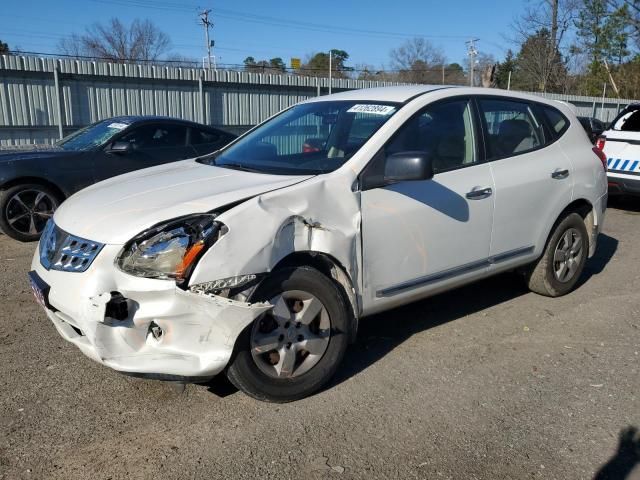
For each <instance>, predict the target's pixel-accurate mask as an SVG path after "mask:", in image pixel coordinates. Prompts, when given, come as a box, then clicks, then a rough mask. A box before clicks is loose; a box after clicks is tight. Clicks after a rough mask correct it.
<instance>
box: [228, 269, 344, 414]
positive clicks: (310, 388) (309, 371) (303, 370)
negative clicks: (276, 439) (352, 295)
mask: <svg viewBox="0 0 640 480" xmlns="http://www.w3.org/2000/svg"><path fill="white" fill-rule="evenodd" d="M251 301H252V302H256V301H268V302H270V303H271V304H272V305H273V306H274V307H273V309H271V310H270V311H269V312H267V313H266V314H265V315H263V316H261V317H260V318H258V319H256V320H255V322H253V324H252V325H250V326H249V327H248V328H247V329H245V331H244V332H243V334H242V335H241V336H240V337H239V338H238V341H237V345H236V352H235V355H234V357H233V359H232V360H231V362H230V364H229V367H228V369H227V376H228V378H229V380H230V381H231V383H233V384H234V385H235V386H236V387H237V388H238V389H240V390H242V391H243V392H245V393H246V394H247V395H249V396H251V397H253V398H256V399H258V400H263V401H270V402H290V401H293V400H298V399H300V398H304V397H306V396H308V395H311V394H312V393H314V392H316V391H317V390H319V389H320V388H322V386H323V385H325V384H326V383H327V382H328V381H329V379H330V378H331V377H332V376H333V374H334V373H335V371H336V370H337V368H338V365H339V364H340V362H341V361H342V358H343V356H344V353H345V351H346V349H347V345H348V340H349V338H348V332H349V331H350V330H349V322H350V309H349V307H348V305H347V303H346V301H345V298H344V295H343V294H342V292H341V291H340V290H339V288H338V286H337V285H336V284H335V283H334V282H333V281H332V280H331V279H329V278H327V277H326V276H325V275H323V274H322V273H320V272H319V271H317V270H315V269H313V268H310V267H297V268H287V269H283V270H278V271H276V272H274V273H273V274H272V275H271V276H270V277H268V278H267V279H265V280H264V281H263V283H262V284H261V285H260V286H259V287H258V289H257V290H256V292H255V294H254V295H253V296H252V298H251Z"/></svg>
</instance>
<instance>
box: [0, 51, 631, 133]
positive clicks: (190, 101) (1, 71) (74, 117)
mask: <svg viewBox="0 0 640 480" xmlns="http://www.w3.org/2000/svg"><path fill="white" fill-rule="evenodd" d="M56 68H57V69H58V71H59V88H60V90H61V98H60V100H59V99H58V92H57V91H56V84H55V81H54V70H55V69H56ZM199 78H202V79H203V92H202V97H203V98H201V95H200V91H199V83H198V79H199ZM328 85H329V81H328V79H327V78H315V77H303V76H297V75H274V74H268V73H250V72H236V71H222V70H218V71H206V70H202V69H196V68H182V67H167V66H161V65H138V64H116V63H107V62H97V61H83V60H74V59H54V58H38V57H19V56H12V55H9V56H0V144H24V143H51V142H54V141H56V140H57V139H58V135H59V133H58V124H57V123H58V103H59V102H60V103H61V105H62V127H63V132H64V134H68V133H71V132H72V131H73V130H75V129H77V128H79V127H82V126H85V125H88V124H90V123H93V122H96V121H98V120H102V119H104V118H108V117H111V116H117V115H167V116H172V117H178V118H183V119H187V120H193V121H196V122H201V121H205V122H206V123H209V124H211V125H216V126H220V127H223V128H227V129H228V130H229V131H233V132H237V133H239V132H242V131H245V130H246V129H247V128H249V127H250V126H252V125H255V124H256V123H259V122H261V121H263V120H265V119H266V118H268V117H270V116H271V115H274V114H275V113H277V112H279V111H281V110H283V109H285V108H287V107H289V106H291V105H293V104H295V103H297V102H300V101H302V100H305V99H307V98H310V97H315V96H316V95H317V94H318V88H320V92H321V94H323V95H324V94H326V93H328V88H327V87H328ZM390 85H399V84H398V83H395V82H386V83H385V82H378V81H361V80H353V79H333V89H334V91H336V92H337V91H341V90H347V89H354V88H370V87H380V86H390ZM541 95H542V96H544V97H546V98H551V99H556V100H561V101H565V102H570V103H572V104H573V105H575V107H576V111H577V113H578V115H584V116H595V117H597V118H600V119H601V120H604V121H611V120H612V119H613V117H614V116H615V115H616V114H617V113H618V112H619V111H620V109H621V108H623V107H625V106H626V105H628V104H629V103H631V102H633V100H630V99H620V100H618V99H610V98H607V99H605V100H604V104H603V101H602V98H598V97H580V96H576V95H560V94H541ZM203 109H204V112H203ZM203 113H204V118H203Z"/></svg>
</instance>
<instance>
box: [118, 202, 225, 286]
mask: <svg viewBox="0 0 640 480" xmlns="http://www.w3.org/2000/svg"><path fill="white" fill-rule="evenodd" d="M215 218H216V215H215V214H207V215H193V216H189V217H183V218H179V219H175V220H172V221H170V222H167V223H164V224H161V225H158V226H156V227H154V228H152V229H150V230H148V231H146V232H143V233H141V234H140V235H138V236H136V237H135V238H133V239H132V240H131V241H130V242H129V243H127V244H126V245H125V246H124V248H123V249H122V251H121V252H120V254H119V255H118V258H117V259H116V265H117V266H118V268H120V269H121V270H122V271H123V272H126V273H129V274H131V275H136V276H139V277H146V278H159V279H175V280H177V281H180V280H184V279H185V278H187V277H188V276H189V274H190V273H191V271H192V270H193V268H194V266H195V264H196V262H197V260H198V259H199V258H200V257H201V255H202V254H203V253H204V251H205V250H206V249H207V247H209V246H211V245H213V244H214V243H215V242H216V240H218V238H220V236H221V235H223V234H224V233H225V232H226V227H225V226H224V225H223V224H221V223H219V222H216V221H215Z"/></svg>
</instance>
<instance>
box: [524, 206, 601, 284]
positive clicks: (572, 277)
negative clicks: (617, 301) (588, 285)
mask: <svg viewBox="0 0 640 480" xmlns="http://www.w3.org/2000/svg"><path fill="white" fill-rule="evenodd" d="M578 234H579V238H578ZM566 236H569V237H571V239H572V240H573V241H574V242H575V243H576V245H578V244H579V246H580V252H581V255H580V257H579V259H578V260H575V259H574V261H573V262H572V263H571V262H570V263H571V265H572V267H573V271H570V270H571V269H570V268H568V267H567V268H568V269H567V270H565V272H567V273H566V274H567V275H568V277H567V278H565V279H564V280H563V281H562V275H561V274H560V273H559V272H562V270H561V269H562V264H563V263H565V267H566V262H564V261H558V260H557V259H556V260H554V257H555V256H556V251H557V250H558V249H560V250H562V248H561V247H563V245H565V244H566V243H567V242H566ZM576 248H577V247H576ZM569 250H570V251H572V250H573V249H569ZM588 252H589V235H588V232H587V228H586V226H585V224H584V220H583V218H582V217H581V216H580V215H579V214H577V213H569V214H567V215H566V216H564V217H562V218H561V219H560V220H559V221H558V222H556V225H555V227H554V229H553V231H552V233H551V237H550V238H549V241H548V242H547V245H546V247H545V250H544V253H543V254H542V256H541V257H540V258H539V259H538V261H537V262H536V263H535V264H533V265H532V267H531V269H530V270H529V271H528V272H527V274H526V277H525V278H526V281H527V286H528V287H529V289H530V290H531V291H532V292H535V293H538V294H540V295H545V296H547V297H559V296H562V295H565V294H567V293H569V292H570V291H571V290H573V288H574V287H575V285H576V283H577V282H578V279H579V278H580V275H581V274H582V271H583V270H584V265H585V262H586V260H587V256H588ZM559 255H560V256H562V255H563V253H562V251H561V252H560V253H559ZM565 256H566V257H567V258H568V255H565Z"/></svg>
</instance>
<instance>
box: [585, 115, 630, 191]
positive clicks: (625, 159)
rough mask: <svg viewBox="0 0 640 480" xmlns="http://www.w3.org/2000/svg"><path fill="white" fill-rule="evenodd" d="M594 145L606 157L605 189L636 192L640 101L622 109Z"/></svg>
mask: <svg viewBox="0 0 640 480" xmlns="http://www.w3.org/2000/svg"><path fill="white" fill-rule="evenodd" d="M596 145H597V146H598V148H600V149H601V150H602V151H603V152H604V153H605V155H606V157H607V167H608V172H607V179H608V182H609V192H610V193H612V194H623V195H640V103H635V104H631V105H629V106H628V107H626V108H625V109H624V110H622V112H620V114H619V115H618V116H617V117H616V119H615V120H614V121H613V122H611V125H610V126H609V129H608V130H605V131H604V133H603V134H602V137H600V138H599V139H598V141H597V143H596Z"/></svg>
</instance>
